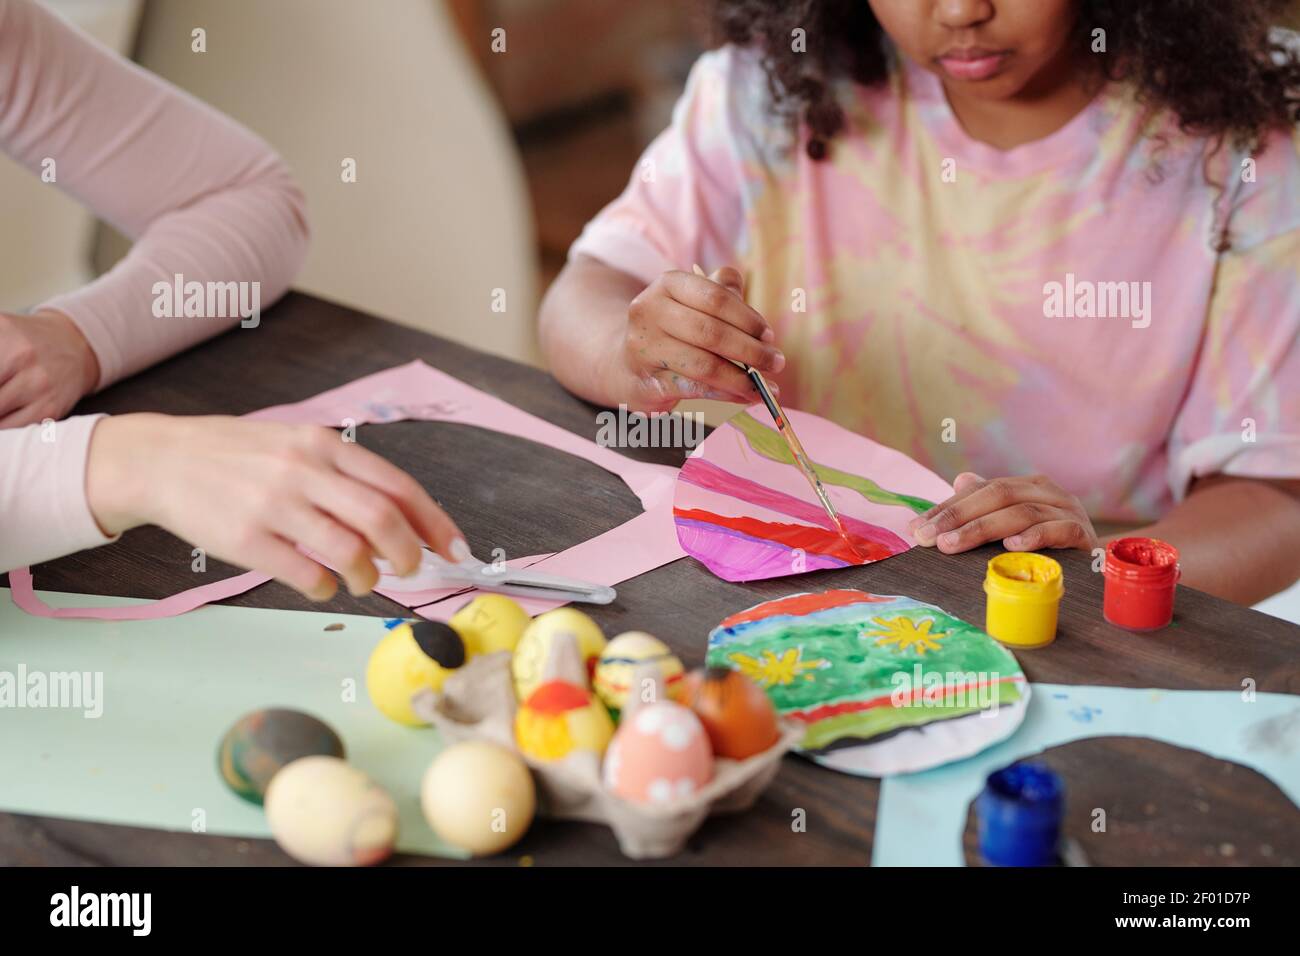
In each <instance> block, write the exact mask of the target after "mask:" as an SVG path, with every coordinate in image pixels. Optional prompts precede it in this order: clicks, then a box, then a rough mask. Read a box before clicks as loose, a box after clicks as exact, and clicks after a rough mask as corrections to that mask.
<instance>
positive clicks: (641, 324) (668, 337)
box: [608, 268, 785, 412]
mask: <svg viewBox="0 0 1300 956" xmlns="http://www.w3.org/2000/svg"><path fill="white" fill-rule="evenodd" d="M742 290H743V283H742V280H741V277H740V273H739V272H737V271H736V270H735V269H731V268H723V269H719V270H718V271H717V272H715V273H714V274H713V277H712V278H711V279H706V278H704V277H703V276H698V275H692V274H690V273H687V272H665V273H664V274H663V275H661V276H660V277H659V278H658V279H656V280H655V281H654V282H652V283H651V284H650V285H649V286H648V287H647V288H646V289H645V290H644V291H643V292H641V294H640V295H638V296H637V297H636V298H635V299H633V300H632V303H631V304H630V305H629V306H628V310H627V329H626V331H625V333H624V335H623V341H622V346H621V349H620V350H619V354H618V355H617V356H616V357H615V362H614V363H613V365H614V373H613V374H614V377H615V379H616V381H614V382H611V383H610V385H609V388H608V390H609V392H610V393H612V394H616V395H625V396H627V398H626V399H625V400H624V403H625V404H627V405H628V406H629V407H630V408H632V409H634V410H638V411H649V412H655V411H666V410H668V409H670V408H672V407H673V406H674V405H675V404H677V402H679V401H681V400H682V399H685V398H711V399H719V400H721V401H726V402H742V403H744V404H749V403H751V402H753V401H755V400H756V398H757V393H756V392H755V389H754V386H753V383H752V382H751V381H750V379H749V376H748V375H746V374H745V372H744V370H743V369H741V368H738V367H737V366H736V365H735V364H734V362H744V363H746V364H748V365H752V366H754V367H755V368H757V369H758V370H759V371H760V372H779V371H781V369H782V368H784V367H785V356H784V355H782V354H781V352H780V351H778V350H777V349H776V347H775V346H773V345H771V344H770V343H771V342H772V340H773V339H774V338H775V334H774V333H773V332H772V330H771V329H770V328H769V327H768V325H767V323H766V322H765V321H763V317H762V316H760V315H759V314H758V313H757V312H755V311H754V310H753V309H751V308H750V307H749V306H747V305H746V304H745V302H744V300H743V299H742V298H741V293H742ZM773 389H774V390H775V386H773Z"/></svg>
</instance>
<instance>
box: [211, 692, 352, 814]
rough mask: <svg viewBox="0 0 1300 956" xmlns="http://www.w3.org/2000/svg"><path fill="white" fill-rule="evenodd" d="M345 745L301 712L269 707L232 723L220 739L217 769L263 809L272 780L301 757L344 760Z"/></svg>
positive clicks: (333, 734)
mask: <svg viewBox="0 0 1300 956" xmlns="http://www.w3.org/2000/svg"><path fill="white" fill-rule="evenodd" d="M343 755H344V754H343V741H342V740H340V739H339V735H338V734H336V733H335V732H334V731H333V730H332V729H330V726H329V725H328V724H326V723H325V722H324V721H321V720H317V719H316V718H315V717H313V716H312V715H311V714H304V713H303V712H302V711H300V710H284V709H282V708H279V707H272V708H268V709H266V710H255V711H253V712H252V713H251V714H245V715H244V716H243V717H240V718H239V720H237V721H235V724H234V726H233V727H231V728H230V729H229V730H228V731H226V735H225V736H224V737H222V738H221V746H220V747H219V748H218V749H217V769H218V770H219V771H220V772H221V779H222V780H223V781H225V784H226V786H228V787H229V788H230V789H231V790H233V791H235V793H236V794H238V795H239V796H241V797H243V798H244V799H245V800H247V801H248V802H249V803H256V804H258V805H261V803H262V799H263V797H265V796H266V788H267V785H268V784H270V782H271V778H272V777H274V776H275V775H276V774H277V773H279V772H280V770H281V769H283V768H284V767H285V766H286V765H288V764H291V763H293V762H294V761H295V760H297V759H299V758H300V757H311V756H323V757H340V758H341V757H343Z"/></svg>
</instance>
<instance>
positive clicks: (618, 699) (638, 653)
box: [592, 631, 683, 710]
mask: <svg viewBox="0 0 1300 956" xmlns="http://www.w3.org/2000/svg"><path fill="white" fill-rule="evenodd" d="M647 663H652V664H657V665H658V667H659V676H660V678H661V679H662V681H663V685H664V688H665V691H666V693H667V695H668V696H669V697H672V696H673V695H674V692H675V691H676V688H677V685H678V684H680V683H681V680H682V673H683V667H682V662H681V661H679V660H678V659H677V658H676V657H675V656H674V655H673V652H672V651H670V650H669V649H668V645H666V644H665V643H664V642H663V641H661V640H659V638H657V637H654V636H653V635H650V634H647V633H645V632H644V631H627V632H625V633H623V634H620V635H619V636H618V637H616V638H614V639H613V640H612V641H610V642H609V643H608V644H606V645H605V650H604V651H603V652H602V653H601V655H600V662H599V663H598V664H597V665H596V677H595V680H594V681H593V682H592V686H593V687H594V688H595V691H596V693H597V694H599V695H600V699H601V700H603V701H604V702H605V704H606V705H607V706H609V707H612V708H613V709H614V710H622V709H623V707H624V706H626V704H627V695H628V693H629V692H630V691H631V690H632V684H633V674H634V673H635V671H636V668H637V667H638V666H639V665H641V664H647ZM646 703H649V701H647V702H646Z"/></svg>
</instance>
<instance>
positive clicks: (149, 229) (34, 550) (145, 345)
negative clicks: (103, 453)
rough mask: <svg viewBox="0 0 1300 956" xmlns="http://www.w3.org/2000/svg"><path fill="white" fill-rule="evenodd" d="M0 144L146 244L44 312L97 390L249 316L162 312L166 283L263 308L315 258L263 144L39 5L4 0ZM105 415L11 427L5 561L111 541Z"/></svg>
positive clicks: (301, 210)
mask: <svg viewBox="0 0 1300 956" xmlns="http://www.w3.org/2000/svg"><path fill="white" fill-rule="evenodd" d="M0 149H3V150H4V152H5V153H6V154H8V155H9V156H10V157H12V158H13V159H14V160H16V161H17V162H19V163H21V164H22V165H24V166H26V167H27V168H28V169H30V170H32V171H33V172H34V173H37V174H39V173H40V172H41V171H42V170H43V169H48V168H50V167H49V164H48V163H47V162H46V160H53V161H54V164H53V169H54V171H55V182H54V184H52V188H58V189H60V190H62V191H64V192H66V193H68V194H69V195H71V196H74V197H76V198H77V199H78V200H80V201H81V202H82V203H84V204H85V205H86V206H88V207H89V208H90V209H92V210H94V212H95V214H96V215H98V216H99V217H101V218H102V219H104V220H105V221H107V222H109V223H110V224H112V225H113V226H114V227H115V228H116V229H118V230H119V231H120V232H122V233H123V234H125V235H126V236H128V237H130V238H131V239H133V240H134V243H135V244H134V245H133V246H132V248H131V251H130V253H129V254H128V255H127V256H126V257H125V258H124V259H123V260H122V261H121V262H119V263H118V264H117V265H116V266H115V267H114V268H113V269H112V270H111V271H109V272H107V273H105V274H104V275H102V276H100V277H99V278H98V279H96V280H95V281H94V282H91V283H90V284H89V285H87V286H85V287H84V288H80V289H76V290H73V291H71V292H67V293H65V294H62V295H59V296H56V297H55V298H53V299H51V300H49V301H48V302H45V303H42V304H41V305H40V306H39V307H38V308H39V309H49V310H55V311H58V312H61V313H63V314H64V315H67V316H69V317H70V318H71V319H72V321H73V322H75V323H76V325H77V327H78V328H79V329H80V330H81V331H82V333H83V334H84V335H85V337H86V340H87V341H88V342H89V343H90V347H91V349H92V350H93V351H94V353H95V357H96V358H97V359H98V360H99V368H100V378H99V387H100V388H103V387H105V386H107V385H109V384H111V383H113V382H115V381H117V380H118V379H121V378H124V377H126V376H128V375H131V374H133V373H135V372H137V371H139V370H140V369H143V368H146V367H148V366H149V365H151V364H153V363H154V362H157V361H159V360H161V359H163V358H165V357H167V356H169V355H173V354H175V353H176V352H179V351H181V350H182V349H185V348H187V347H189V346H191V345H194V344H195V343H197V342H201V341H203V340H204V339H207V338H210V337H211V336H213V335H216V334H217V333H219V332H222V331H225V330H226V329H228V328H230V327H232V326H234V325H237V324H239V323H240V317H239V315H234V316H231V317H228V318H227V317H215V316H214V317H207V318H204V317H194V316H190V317H186V316H185V314H184V310H183V308H181V306H182V305H183V303H172V308H171V309H170V310H168V309H167V308H165V307H162V308H156V305H157V304H158V303H159V296H158V295H156V293H155V289H154V286H155V284H156V283H159V282H164V283H167V284H168V285H169V286H174V284H175V276H177V275H180V276H182V277H183V281H184V282H185V283H189V282H199V283H204V284H205V285H206V284H207V283H228V282H237V283H254V282H256V283H259V284H260V285H259V299H260V303H261V305H262V307H265V306H267V305H269V304H270V303H271V302H273V301H274V300H275V299H277V298H279V297H280V296H281V295H282V294H284V292H285V291H286V290H287V289H288V287H289V283H290V282H291V281H292V280H293V277H294V276H295V275H296V274H297V272H298V270H299V268H301V266H302V263H303V260H304V258H305V257H306V253H307V241H308V229H307V220H306V211H305V202H304V199H303V196H302V193H301V192H300V191H299V189H298V187H297V185H296V184H295V182H294V180H293V177H292V175H291V173H290V172H289V169H288V167H287V166H286V165H285V163H284V161H283V160H281V159H280V157H279V156H277V155H276V153H275V152H274V151H273V150H272V149H271V148H270V147H269V146H268V145H267V144H266V143H265V142H263V141H262V140H261V139H259V138H258V137H257V136H255V135H254V134H252V133H251V132H249V131H248V130H247V129H245V128H243V127H242V126H240V125H239V124H237V123H235V122H234V121H233V120H231V119H229V118H227V117H226V116H223V115H222V114H221V113H218V112H217V111H216V110H214V109H212V108H210V107H208V106H206V105H205V104H203V103H201V102H199V101H198V100H196V99H194V98H193V97H191V96H189V95H187V94H186V93H184V92H182V91H180V90H177V89H175V88H174V87H172V86H169V85H167V84H166V83H165V82H163V81H162V80H160V79H159V78H158V77H156V76H153V75H152V74H150V73H148V72H146V71H144V70H142V69H140V68H139V67H137V66H135V65H134V64H132V63H130V62H128V61H126V60H123V59H122V58H121V57H118V56H116V55H115V54H113V53H112V52H111V51H109V50H107V49H105V48H104V47H102V46H101V45H99V44H97V43H95V42H94V41H93V40H91V39H90V38H88V37H86V36H85V35H84V34H82V33H80V32H79V31H77V30H75V29H73V28H72V27H70V26H69V25H68V24H66V23H64V22H63V21H62V20H60V19H59V18H58V17H56V16H55V15H53V14H51V13H49V12H48V11H46V10H44V9H42V8H41V7H38V6H36V5H35V4H33V3H30V2H28V0H0ZM246 288H251V286H250V287H246ZM168 311H170V314H172V315H176V316H177V317H175V318H160V317H157V316H158V313H159V312H163V313H167V312H168ZM213 311H228V310H225V309H220V310H217V309H214V310H213ZM239 334H241V335H256V334H257V333H256V330H255V329H254V328H246V329H243V330H241V331H240V333H239ZM96 420H97V417H96V416H81V417H74V418H71V419H68V420H67V421H63V422H59V423H57V424H55V425H47V426H40V425H33V426H30V427H28V428H17V429H6V430H2V431H0V571H6V570H10V569H12V568H15V567H21V566H23V565H25V564H32V563H35V562H38V561H44V560H47V559H49V558H53V557H57V556H59V555H63V554H68V553H71V552H73V551H78V550H81V549H83V548H88V547H94V546H96V545H99V544H103V543H105V542H106V541H108V540H109V539H108V538H106V537H105V536H104V534H103V533H102V532H101V531H100V529H99V527H98V526H97V525H96V523H95V520H94V517H93V516H92V515H91V512H90V508H89V506H88V504H87V502H86V493H85V484H86V482H85V477H86V457H87V452H88V449H89V446H90V438H91V434H92V432H93V431H94V427H95V422H96Z"/></svg>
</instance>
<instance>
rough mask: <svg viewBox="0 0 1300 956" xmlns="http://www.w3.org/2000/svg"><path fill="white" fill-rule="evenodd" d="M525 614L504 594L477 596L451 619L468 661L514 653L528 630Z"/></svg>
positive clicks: (526, 615) (526, 613)
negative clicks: (485, 655) (483, 656)
mask: <svg viewBox="0 0 1300 956" xmlns="http://www.w3.org/2000/svg"><path fill="white" fill-rule="evenodd" d="M528 621H529V617H528V612H527V611H525V610H524V609H523V608H522V607H520V606H519V603H518V602H517V601H512V600H511V599H510V598H508V597H506V596H505V595H504V594H480V595H479V596H478V597H476V598H474V600H472V601H470V602H469V603H468V604H466V605H465V606H464V607H463V608H461V609H460V610H459V611H457V612H456V613H455V614H454V615H452V618H451V622H450V623H451V626H452V627H453V628H455V629H456V633H458V634H459V635H460V636H461V637H462V638H463V639H464V641H465V649H466V652H467V653H468V654H469V656H470V657H474V656H477V655H479V654H495V653H497V652H498V651H513V650H514V649H515V647H516V646H517V645H518V644H519V639H520V638H521V637H523V635H524V629H525V628H527V627H528Z"/></svg>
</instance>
